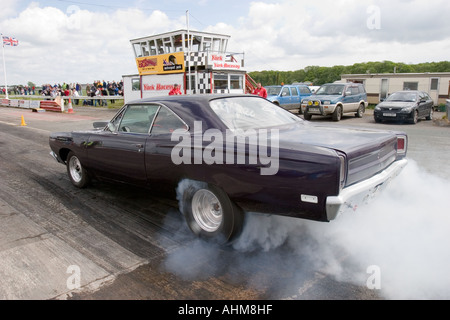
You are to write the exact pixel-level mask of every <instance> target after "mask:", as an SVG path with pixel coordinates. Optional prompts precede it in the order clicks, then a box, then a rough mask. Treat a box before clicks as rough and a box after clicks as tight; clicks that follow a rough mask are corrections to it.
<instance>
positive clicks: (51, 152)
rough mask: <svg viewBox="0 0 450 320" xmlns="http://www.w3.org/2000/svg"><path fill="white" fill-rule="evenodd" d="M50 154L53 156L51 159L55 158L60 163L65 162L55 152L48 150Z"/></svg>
mask: <svg viewBox="0 0 450 320" xmlns="http://www.w3.org/2000/svg"><path fill="white" fill-rule="evenodd" d="M50 155H51V156H52V157H53V159H55V160H56V162H58V163H62V164H66V163H65V162H64V161H63V160H62V159H61V158H60V157H58V155H57V154H56V153H54V152H53V151H50Z"/></svg>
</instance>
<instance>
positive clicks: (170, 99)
mask: <svg viewBox="0 0 450 320" xmlns="http://www.w3.org/2000/svg"><path fill="white" fill-rule="evenodd" d="M242 96H244V97H253V96H254V95H248V94H194V95H173V96H169V95H167V96H154V97H148V98H142V99H136V100H133V101H130V102H128V103H127V104H138V103H165V102H167V103H169V104H170V103H176V102H185V101H186V102H188V101H198V102H203V103H206V102H208V101H211V100H214V99H219V98H230V97H242ZM255 97H256V96H255Z"/></svg>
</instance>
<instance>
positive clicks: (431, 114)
mask: <svg viewBox="0 0 450 320" xmlns="http://www.w3.org/2000/svg"><path fill="white" fill-rule="evenodd" d="M433 111H434V110H433V108H431V109H430V113H429V114H428V116H427V117H426V119H427V120H433Z"/></svg>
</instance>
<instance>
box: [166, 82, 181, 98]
mask: <svg viewBox="0 0 450 320" xmlns="http://www.w3.org/2000/svg"><path fill="white" fill-rule="evenodd" d="M181 94H182V93H181V91H180V87H179V86H178V84H176V83H175V84H174V85H173V88H172V90H170V92H169V96H175V95H181Z"/></svg>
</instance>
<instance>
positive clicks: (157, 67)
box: [136, 52, 184, 76]
mask: <svg viewBox="0 0 450 320" xmlns="http://www.w3.org/2000/svg"><path fill="white" fill-rule="evenodd" d="M136 64H137V68H138V70H139V75H141V76H143V75H149V74H169V73H181V72H184V52H174V53H169V54H161V55H157V56H148V57H141V58H136Z"/></svg>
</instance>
